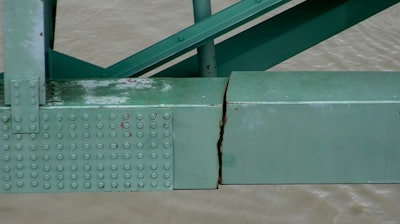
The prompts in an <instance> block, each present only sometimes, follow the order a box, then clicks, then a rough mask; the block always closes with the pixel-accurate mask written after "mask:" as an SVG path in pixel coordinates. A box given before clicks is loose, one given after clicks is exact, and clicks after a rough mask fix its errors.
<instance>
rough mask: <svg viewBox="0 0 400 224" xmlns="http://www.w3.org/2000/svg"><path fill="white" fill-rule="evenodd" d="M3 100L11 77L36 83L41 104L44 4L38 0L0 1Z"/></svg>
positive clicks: (43, 76)
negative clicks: (0, 13) (37, 83)
mask: <svg viewBox="0 0 400 224" xmlns="http://www.w3.org/2000/svg"><path fill="white" fill-rule="evenodd" d="M2 17H3V19H2V22H3V27H2V29H3V58H4V80H5V81H4V84H5V93H4V94H5V102H6V104H7V105H10V104H13V102H11V94H13V93H12V91H11V88H10V82H11V80H36V81H38V82H39V90H40V91H39V92H38V94H39V95H38V99H39V102H40V104H44V103H45V100H46V96H45V88H44V83H45V81H46V80H45V45H44V42H45V40H44V5H43V1H41V0H32V1H24V0H4V1H3V2H2Z"/></svg>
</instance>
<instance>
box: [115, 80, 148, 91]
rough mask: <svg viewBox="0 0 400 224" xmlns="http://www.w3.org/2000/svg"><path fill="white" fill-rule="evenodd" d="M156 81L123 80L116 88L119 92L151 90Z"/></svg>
mask: <svg viewBox="0 0 400 224" xmlns="http://www.w3.org/2000/svg"><path fill="white" fill-rule="evenodd" d="M153 84H155V81H154V80H153V79H146V78H144V79H123V80H120V81H119V82H118V84H117V85H116V86H115V87H116V89H118V90H128V89H151V88H153Z"/></svg>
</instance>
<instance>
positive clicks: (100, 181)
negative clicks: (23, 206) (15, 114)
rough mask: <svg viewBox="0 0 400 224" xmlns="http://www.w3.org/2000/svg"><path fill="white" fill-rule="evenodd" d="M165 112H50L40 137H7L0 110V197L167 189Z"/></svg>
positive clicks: (7, 123)
mask: <svg viewBox="0 0 400 224" xmlns="http://www.w3.org/2000/svg"><path fill="white" fill-rule="evenodd" d="M172 119H173V118H172V109H170V108H113V109H106V108H86V109H83V108H79V109H78V108H76V109H75V108H72V109H71V108H68V109H63V108H56V109H42V110H41V111H40V130H41V131H40V133H38V134H36V133H34V134H13V133H12V125H11V111H10V110H7V109H5V110H3V111H1V110H0V128H1V129H0V133H1V134H0V137H1V144H0V173H1V175H0V192H2V193H22V192H108V191H110V192H111V191H117V192H124V191H167V190H172V189H173V145H172Z"/></svg>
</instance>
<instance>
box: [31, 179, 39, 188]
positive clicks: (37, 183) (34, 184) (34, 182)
mask: <svg viewBox="0 0 400 224" xmlns="http://www.w3.org/2000/svg"><path fill="white" fill-rule="evenodd" d="M31 185H32V187H37V186H38V185H39V182H38V181H37V180H34V181H32V182H31Z"/></svg>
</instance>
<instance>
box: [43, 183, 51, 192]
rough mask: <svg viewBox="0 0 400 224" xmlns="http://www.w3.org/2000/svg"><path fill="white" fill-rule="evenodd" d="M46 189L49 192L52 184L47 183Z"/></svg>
mask: <svg viewBox="0 0 400 224" xmlns="http://www.w3.org/2000/svg"><path fill="white" fill-rule="evenodd" d="M43 186H44V188H46V189H47V190H49V189H50V188H51V184H50V183H45V184H44V185H43Z"/></svg>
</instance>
